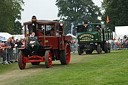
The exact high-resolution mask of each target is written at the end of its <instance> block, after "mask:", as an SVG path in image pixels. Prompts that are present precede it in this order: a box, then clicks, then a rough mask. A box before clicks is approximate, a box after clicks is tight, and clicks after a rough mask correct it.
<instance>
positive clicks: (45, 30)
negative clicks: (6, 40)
mask: <svg viewBox="0 0 128 85" xmlns="http://www.w3.org/2000/svg"><path fill="white" fill-rule="evenodd" d="M24 30H25V33H24V34H25V38H26V40H25V46H24V48H19V49H20V50H21V51H20V52H19V57H18V65H19V68H20V69H25V67H26V63H31V64H32V65H39V64H40V62H45V66H46V67H47V68H49V67H51V66H52V61H53V60H60V62H61V64H62V65H66V64H69V62H70V44H69V42H70V40H71V37H70V36H65V35H64V25H63V24H62V23H59V22H56V21H49V20H37V19H36V17H35V16H33V17H32V21H30V22H25V23H24Z"/></svg>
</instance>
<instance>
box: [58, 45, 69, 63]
mask: <svg viewBox="0 0 128 85" xmlns="http://www.w3.org/2000/svg"><path fill="white" fill-rule="evenodd" d="M60 62H61V64H62V65H67V64H69V62H70V45H69V44H67V45H66V46H65V50H62V51H61V56H60Z"/></svg>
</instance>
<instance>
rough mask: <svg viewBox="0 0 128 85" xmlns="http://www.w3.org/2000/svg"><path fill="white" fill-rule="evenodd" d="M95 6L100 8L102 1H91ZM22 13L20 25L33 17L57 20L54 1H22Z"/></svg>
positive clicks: (56, 9)
mask: <svg viewBox="0 0 128 85" xmlns="http://www.w3.org/2000/svg"><path fill="white" fill-rule="evenodd" d="M93 1H94V3H95V4H96V5H98V6H99V7H100V6H101V1H103V0H93ZM24 2H25V5H24V6H23V8H24V11H23V12H22V19H21V23H23V22H26V21H30V20H31V17H32V16H33V15H35V16H36V17H37V19H45V20H55V19H58V17H57V14H58V8H57V6H56V5H55V2H56V0H24Z"/></svg>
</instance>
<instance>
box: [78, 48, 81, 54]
mask: <svg viewBox="0 0 128 85" xmlns="http://www.w3.org/2000/svg"><path fill="white" fill-rule="evenodd" d="M78 54H79V55H81V54H82V52H81V49H80V47H78Z"/></svg>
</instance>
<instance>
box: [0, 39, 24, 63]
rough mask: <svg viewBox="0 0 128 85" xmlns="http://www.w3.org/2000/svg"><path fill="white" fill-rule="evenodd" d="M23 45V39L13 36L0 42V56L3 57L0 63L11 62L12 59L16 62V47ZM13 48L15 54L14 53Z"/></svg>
mask: <svg viewBox="0 0 128 85" xmlns="http://www.w3.org/2000/svg"><path fill="white" fill-rule="evenodd" d="M23 45H24V39H20V40H19V39H16V40H15V39H14V37H10V38H8V39H7V41H2V42H0V57H2V58H3V60H2V64H4V65H5V64H11V63H13V62H14V61H13V59H15V62H17V56H18V55H17V54H18V52H19V50H18V48H20V47H21V46H23ZM14 49H15V54H14Z"/></svg>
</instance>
